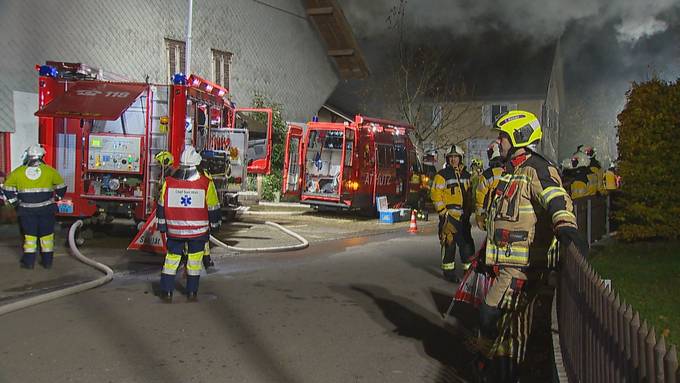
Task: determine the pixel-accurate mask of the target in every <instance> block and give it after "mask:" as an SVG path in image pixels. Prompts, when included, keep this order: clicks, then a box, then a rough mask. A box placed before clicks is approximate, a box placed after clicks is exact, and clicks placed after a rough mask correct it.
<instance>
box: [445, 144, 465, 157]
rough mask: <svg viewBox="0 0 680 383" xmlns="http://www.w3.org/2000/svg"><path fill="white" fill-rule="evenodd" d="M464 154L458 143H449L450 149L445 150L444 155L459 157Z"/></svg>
mask: <svg viewBox="0 0 680 383" xmlns="http://www.w3.org/2000/svg"><path fill="white" fill-rule="evenodd" d="M464 155H465V151H464V150H463V148H461V147H460V146H458V145H451V149H449V151H448V152H446V157H447V158H448V157H451V156H460V157H461V158H462V157H463V156H464Z"/></svg>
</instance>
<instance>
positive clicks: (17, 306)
mask: <svg viewBox="0 0 680 383" xmlns="http://www.w3.org/2000/svg"><path fill="white" fill-rule="evenodd" d="M82 225H83V221H81V220H78V221H76V222H75V223H74V224H73V225H71V228H70V229H69V231H68V244H69V247H70V249H71V253H72V254H73V256H74V257H76V259H78V260H79V261H81V262H83V263H85V264H87V265H89V266H92V267H94V268H96V269H98V270H100V271H102V272H103V273H105V274H106V275H104V276H102V277H100V278H98V279H95V280H93V281H89V282H85V283H81V284H78V285H75V286H70V287H67V288H64V289H61V290H57V291H52V292H49V293H46V294H42V295H38V296H35V297H31V298H27V299H23V300H20V301H16V302H12V303H9V304H6V305H4V306H0V315H3V314H8V313H11V312H13V311H17V310H21V309H23V308H26V307H30V306H35V305H37V304H40V303H44V302H48V301H51V300H53V299H57V298H62V297H65V296H68V295H72V294H76V293H79V292H82V291H85V290H89V289H92V288H95V287H98V286H101V285H103V284H105V283H107V282H109V281H111V280H112V279H113V270H111V268H110V267H108V266H106V265H105V264H103V263H99V262H96V261H93V260H91V259H89V258H87V257H85V256H84V255H83V254H82V253H81V252H80V251H79V250H78V247H77V246H76V241H75V234H76V230H78V228H79V227H80V226H82Z"/></svg>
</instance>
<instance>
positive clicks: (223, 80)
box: [211, 49, 231, 89]
mask: <svg viewBox="0 0 680 383" xmlns="http://www.w3.org/2000/svg"><path fill="white" fill-rule="evenodd" d="M211 51H212V62H213V82H214V83H215V84H218V85H221V86H223V87H225V88H227V89H229V64H231V52H225V51H220V50H217V49H211Z"/></svg>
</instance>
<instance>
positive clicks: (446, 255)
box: [430, 145, 475, 282]
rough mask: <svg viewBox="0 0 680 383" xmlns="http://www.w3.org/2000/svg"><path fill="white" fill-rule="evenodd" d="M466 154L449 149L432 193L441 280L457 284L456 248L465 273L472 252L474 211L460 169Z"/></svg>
mask: <svg viewBox="0 0 680 383" xmlns="http://www.w3.org/2000/svg"><path fill="white" fill-rule="evenodd" d="M464 155H465V152H463V149H461V148H460V147H459V146H458V145H452V146H451V149H450V150H449V151H448V152H447V153H446V166H445V167H444V168H443V169H442V170H440V171H439V172H437V175H435V176H434V181H433V184H432V189H431V192H430V194H431V198H432V203H433V204H434V208H435V210H436V211H437V213H438V214H439V241H440V244H441V259H442V262H441V267H442V272H443V274H444V278H446V279H447V280H450V281H452V282H457V281H458V276H457V275H456V273H455V268H456V261H455V254H456V245H458V253H459V256H460V260H461V262H462V263H463V265H465V268H466V269H467V268H468V267H469V265H470V261H469V259H470V258H471V257H472V255H473V254H474V251H475V245H474V242H473V240H472V234H471V233H470V229H471V227H470V215H471V214H472V209H473V205H474V202H473V198H472V189H471V187H470V173H468V171H467V170H466V169H465V166H464V165H463V156H464Z"/></svg>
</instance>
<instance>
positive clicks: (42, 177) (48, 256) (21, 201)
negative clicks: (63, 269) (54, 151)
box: [2, 145, 66, 269]
mask: <svg viewBox="0 0 680 383" xmlns="http://www.w3.org/2000/svg"><path fill="white" fill-rule="evenodd" d="M44 155H45V149H43V148H42V147H41V146H39V145H35V146H31V147H30V148H28V149H27V150H26V162H25V165H22V166H19V167H18V168H16V169H14V171H13V172H12V173H10V174H9V176H7V179H6V180H5V184H4V186H3V190H2V191H3V193H4V195H5V198H6V199H7V201H8V202H9V203H11V204H12V205H16V204H17V203H18V205H19V207H18V210H17V215H18V216H19V222H20V224H21V230H22V232H23V234H24V255H23V257H21V261H20V265H21V267H23V268H26V269H32V268H33V267H34V264H35V257H36V254H37V253H38V242H39V243H40V256H41V259H40V264H41V265H42V266H43V267H45V268H46V269H49V268H51V267H52V260H53V258H54V224H55V214H56V213H57V205H56V204H55V200H59V199H61V198H63V197H64V195H65V194H66V184H64V179H63V178H62V177H61V175H60V174H59V172H57V171H56V170H55V169H54V168H52V167H51V166H48V165H46V164H45V163H43V161H42V158H43V156H44Z"/></svg>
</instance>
